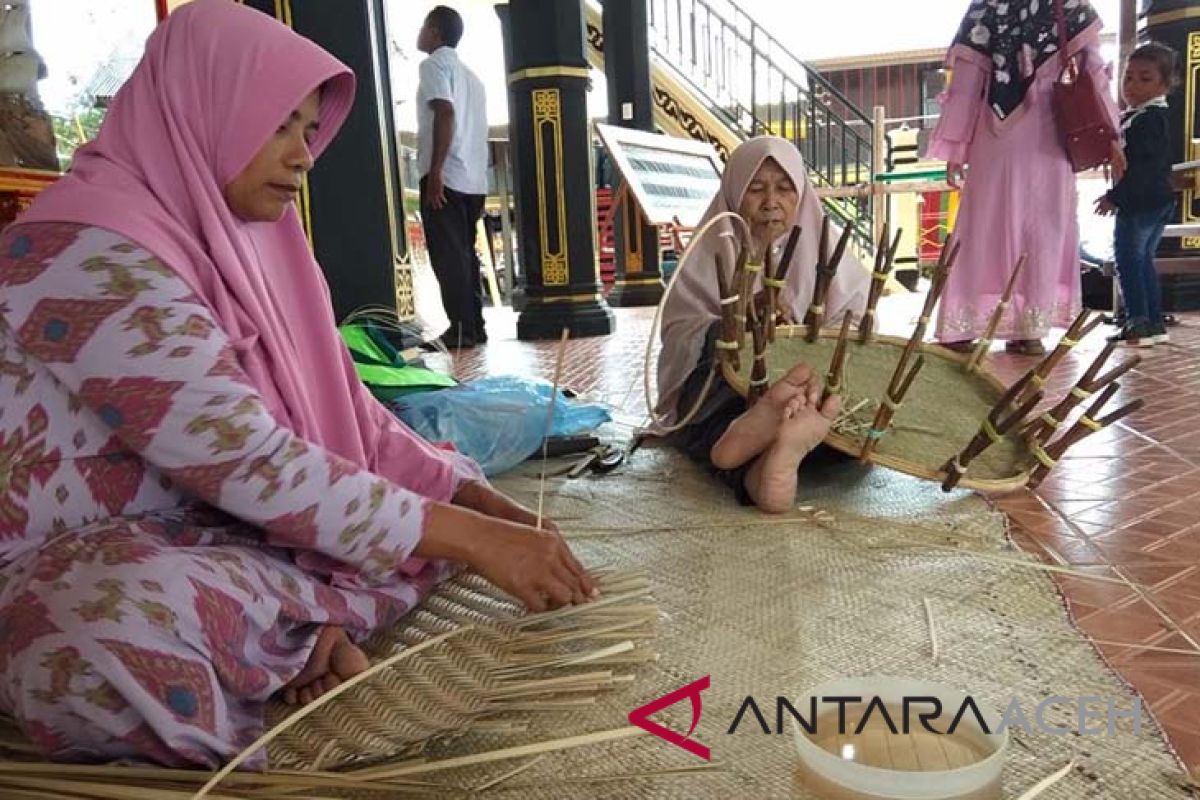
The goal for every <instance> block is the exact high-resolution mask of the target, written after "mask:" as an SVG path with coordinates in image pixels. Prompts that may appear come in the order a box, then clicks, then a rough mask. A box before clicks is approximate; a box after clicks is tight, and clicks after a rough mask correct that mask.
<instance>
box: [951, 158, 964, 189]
mask: <svg viewBox="0 0 1200 800" xmlns="http://www.w3.org/2000/svg"><path fill="white" fill-rule="evenodd" d="M966 179H967V167H966V165H965V164H963V163H961V162H959V161H947V162H946V183H948V184H950V188H951V189H961V188H962V187H963V183H964V182H965V181H966Z"/></svg>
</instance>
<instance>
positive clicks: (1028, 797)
mask: <svg viewBox="0 0 1200 800" xmlns="http://www.w3.org/2000/svg"><path fill="white" fill-rule="evenodd" d="M1073 769H1075V760H1074V759H1071V763H1070V764H1067V765H1066V766H1065V767H1063V768H1062V769H1060V770H1059V771H1058V772H1056V773H1054V774H1053V775H1050V776H1049V777H1046V778H1043V779H1042V780H1040V781H1038V782H1037V783H1036V784H1034V785H1033V786H1032V787H1030V789H1029V791H1027V792H1025V793H1024V794H1023V795H1021V796H1020V797H1018V798H1017V800H1033V798H1035V797H1037V796H1038V795H1040V794H1041V793H1042V792H1044V791H1046V790H1047V789H1049V788H1050V787H1051V786H1053V785H1054V784H1056V783H1058V782H1059V781H1061V780H1062V779H1063V778H1065V777H1067V776H1068V775H1070V774H1071V770H1073Z"/></svg>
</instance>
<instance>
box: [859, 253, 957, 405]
mask: <svg viewBox="0 0 1200 800" xmlns="http://www.w3.org/2000/svg"><path fill="white" fill-rule="evenodd" d="M958 251H959V244H958V242H957V241H956V240H955V239H954V237H953V235H951V236H950V237H948V238H947V239H946V244H945V245H944V246H943V247H942V253H941V255H940V256H939V257H938V265H937V268H936V270H935V271H934V274H933V283H932V285H931V286H930V287H929V294H927V295H926V296H925V304H924V306H923V307H922V308H921V316H920V317H919V318H918V319H917V327H916V328H915V329H914V330H913V332H912V336H910V337H909V339H908V342H906V343H905V345H904V352H903V353H901V355H900V360H899V361H898V362H896V369H895V370H894V371H893V372H892V378H891V380H890V381H888V395H889V396H890V397H892V398H895V396H896V393H897V391H898V390H899V388H900V384H901V382H902V381H903V379H904V375H905V374H906V371H907V369H908V363H909V361H910V360H912V357H913V354H915V353H916V352H917V349H918V348H919V347H920V346H921V343H922V342H924V341H925V332H926V330H927V329H928V327H929V323H930V321H931V320H932V319H933V309H934V307H935V306H936V305H937V302H938V300H939V299H940V298H941V296H942V292H943V291H944V290H945V288H946V281H947V279H948V277H949V274H950V270H951V269H953V268H954V263H955V262H956V261H957V260H958ZM877 427H878V426H877Z"/></svg>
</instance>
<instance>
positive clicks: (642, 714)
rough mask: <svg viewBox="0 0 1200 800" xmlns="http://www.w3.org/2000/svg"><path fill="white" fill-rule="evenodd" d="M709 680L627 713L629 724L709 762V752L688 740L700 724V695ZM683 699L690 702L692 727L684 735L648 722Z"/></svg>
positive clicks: (704, 679)
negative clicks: (689, 699)
mask: <svg viewBox="0 0 1200 800" xmlns="http://www.w3.org/2000/svg"><path fill="white" fill-rule="evenodd" d="M709 678H710V676H708V675H705V676H704V677H703V678H701V679H700V680H698V681H693V682H692V683H689V684H688V685H687V686H684V687H682V688H679V689H676V690H675V691H673V692H671V693H670V694H664V695H663V696H662V697H660V698H658V699H657V700H651V701H650V702H649V703H646V705H644V706H640V707H638V708H635V709H634V710H633V711H630V712H629V724H630V725H636V726H638V727H639V728H641V729H642V730H644V731H646V732H648V733H652V734H654V735H655V736H657V737H658V738H660V739H662V740H663V741H665V742H670V743H671V744H673V745H675V746H676V747H682V748H683V749H684V750H687V751H688V752H689V753H691V754H692V755H694V756H699V757H700V758H703V759H704V760H705V761H709V760H711V752H710V751H709V749H708V748H707V747H705V746H704V745H702V744H700V743H699V742H694V741H692V740H691V739H689V738H688V737H689V736H691V735H692V731H694V730H696V726H697V725H698V724H700V710H701V703H700V693H701V692H703V691H704V690H705V689H707V688H708V687H709V684H710V683H711V681H710V680H709ZM685 697H689V698H691V700H692V726H691V727H690V728H688V732H687V733H686V734H684V735H682V736H681V735H680V734H678V733H676V732H675V731H673V730H670V729H669V728H664V727H663V726H662V725H659V724H658V723H657V722H651V721H650V715H651V714H657V713H658V712H659V711H662V710H663V709H664V708H669V707H670V706H673V705H675V704H676V703H678V702H679V701H680V700H682V699H683V698H685Z"/></svg>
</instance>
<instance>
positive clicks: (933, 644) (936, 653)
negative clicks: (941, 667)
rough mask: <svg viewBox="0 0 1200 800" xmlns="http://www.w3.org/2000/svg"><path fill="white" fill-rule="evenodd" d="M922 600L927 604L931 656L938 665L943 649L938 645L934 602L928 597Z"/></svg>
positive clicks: (926, 620) (926, 619)
mask: <svg viewBox="0 0 1200 800" xmlns="http://www.w3.org/2000/svg"><path fill="white" fill-rule="evenodd" d="M922 602H923V604H924V606H925V624H926V625H928V626H929V657H930V658H931V659H932V660H933V664H934V666H937V663H938V661H939V660H940V659H941V650H940V648H939V647H938V635H937V625H936V624H935V623H934V621H933V603H932V602H930V600H929V598H928V597H924V598H922Z"/></svg>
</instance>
